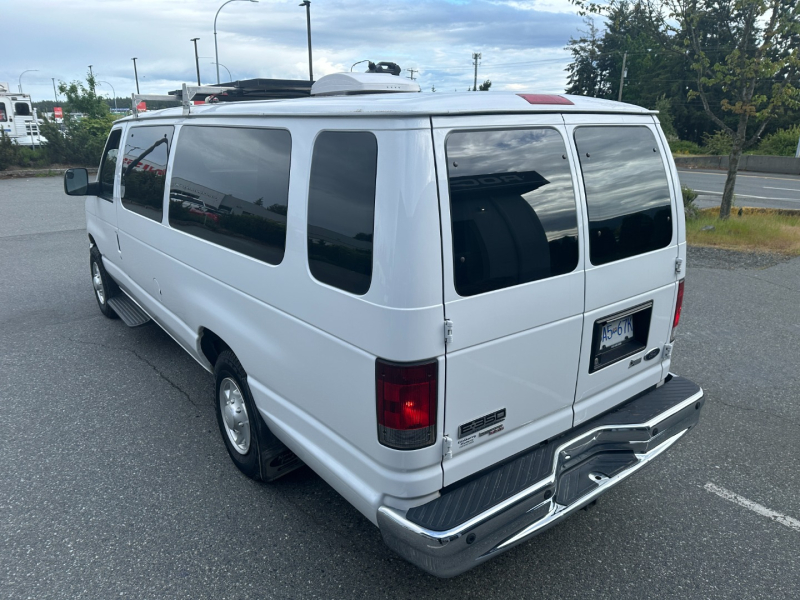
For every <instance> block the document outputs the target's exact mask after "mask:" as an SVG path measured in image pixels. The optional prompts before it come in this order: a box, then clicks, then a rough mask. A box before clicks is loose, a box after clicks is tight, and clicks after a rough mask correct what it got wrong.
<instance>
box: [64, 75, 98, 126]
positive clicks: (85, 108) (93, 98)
mask: <svg viewBox="0 0 800 600" xmlns="http://www.w3.org/2000/svg"><path fill="white" fill-rule="evenodd" d="M96 84H97V82H96V80H95V78H94V76H93V75H92V74H91V73H88V74H87V75H86V85H83V83H81V82H80V81H73V82H72V83H69V84H68V83H66V82H64V81H59V83H58V91H59V92H61V93H62V94H63V95H64V96H65V97H66V99H67V102H66V108H67V112H68V113H83V114H84V115H86V116H88V117H93V118H101V117H104V116H105V115H108V114H109V113H110V110H109V107H108V103H107V102H106V99H105V98H101V97H100V96H98V95H97V85H96Z"/></svg>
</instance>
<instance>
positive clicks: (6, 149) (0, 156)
mask: <svg viewBox="0 0 800 600" xmlns="http://www.w3.org/2000/svg"><path fill="white" fill-rule="evenodd" d="M17 149H18V148H17V146H16V145H15V144H14V143H13V142H12V141H11V138H10V137H8V136H7V135H6V134H5V132H4V131H0V171H5V170H6V169H7V168H8V167H10V166H11V165H15V164H17Z"/></svg>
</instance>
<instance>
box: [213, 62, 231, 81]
mask: <svg viewBox="0 0 800 600" xmlns="http://www.w3.org/2000/svg"><path fill="white" fill-rule="evenodd" d="M211 64H212V65H219V66H220V67H222V68H223V69H225V70H226V71H227V72H228V81H230V82H231V83H233V75H231V70H230V69H229V68H228V67H226V66H225V65H223V64H222V63H215V62H212V63H211Z"/></svg>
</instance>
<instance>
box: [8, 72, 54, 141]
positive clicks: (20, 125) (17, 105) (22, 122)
mask: <svg viewBox="0 0 800 600" xmlns="http://www.w3.org/2000/svg"><path fill="white" fill-rule="evenodd" d="M0 132H2V134H4V135H6V136H8V137H9V138H11V141H12V142H14V143H15V144H19V145H20V146H29V147H36V146H41V145H42V144H46V143H47V139H46V138H44V137H43V136H42V134H41V132H40V131H39V122H38V120H37V118H36V109H35V108H33V106H32V104H31V97H30V96H29V95H28V94H19V93H13V92H11V91H9V88H8V84H7V83H2V82H0Z"/></svg>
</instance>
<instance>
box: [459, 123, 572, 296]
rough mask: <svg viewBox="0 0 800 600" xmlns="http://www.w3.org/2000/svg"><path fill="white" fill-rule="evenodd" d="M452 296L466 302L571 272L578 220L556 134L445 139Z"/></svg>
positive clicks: (519, 131) (491, 134)
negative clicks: (467, 299) (468, 298)
mask: <svg viewBox="0 0 800 600" xmlns="http://www.w3.org/2000/svg"><path fill="white" fill-rule="evenodd" d="M446 150H447V170H448V181H449V185H450V219H451V225H452V234H453V272H454V275H455V287H456V291H457V292H458V294H459V295H461V296H473V295H475V294H481V293H484V292H489V291H491V290H498V289H501V288H506V287H510V286H513V285H519V284H522V283H527V282H530V281H536V280H538V279H544V278H547V277H555V276H556V275H562V274H564V273H569V272H570V271H573V270H574V269H575V267H577V265H578V218H577V212H576V208H575V193H574V190H573V187H572V175H571V171H570V167H569V161H568V160H567V150H566V147H565V144H564V139H563V138H562V137H561V134H559V132H558V131H556V130H555V129H548V128H540V129H515V130H501V131H471V132H456V133H452V134H450V136H448V138H447V148H446Z"/></svg>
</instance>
